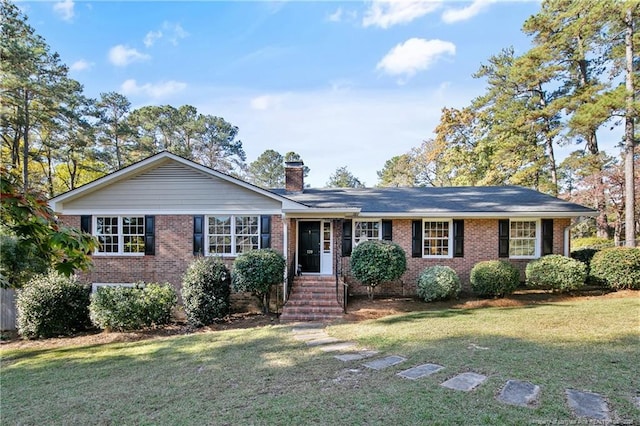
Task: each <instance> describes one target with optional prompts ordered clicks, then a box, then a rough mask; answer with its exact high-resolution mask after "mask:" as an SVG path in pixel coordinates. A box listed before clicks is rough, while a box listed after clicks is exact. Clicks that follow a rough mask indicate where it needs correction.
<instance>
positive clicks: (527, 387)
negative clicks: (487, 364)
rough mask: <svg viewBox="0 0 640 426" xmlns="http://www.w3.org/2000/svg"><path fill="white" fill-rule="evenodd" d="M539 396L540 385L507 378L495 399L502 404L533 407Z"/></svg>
mask: <svg viewBox="0 0 640 426" xmlns="http://www.w3.org/2000/svg"><path fill="white" fill-rule="evenodd" d="M539 396H540V386H538V385H534V384H533V383H531V382H521V381H520V380H507V383H505V385H504V387H503V388H502V390H501V391H500V394H499V395H498V396H497V397H496V399H497V400H498V401H500V402H502V403H504V404H509V405H518V406H520V407H534V406H535V404H536V403H537V402H538V397H539Z"/></svg>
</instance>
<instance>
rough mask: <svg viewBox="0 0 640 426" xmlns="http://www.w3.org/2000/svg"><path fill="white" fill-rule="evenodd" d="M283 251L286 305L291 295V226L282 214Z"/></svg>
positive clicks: (283, 293)
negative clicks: (288, 296)
mask: <svg viewBox="0 0 640 426" xmlns="http://www.w3.org/2000/svg"><path fill="white" fill-rule="evenodd" d="M282 251H283V254H284V285H283V286H282V290H283V291H282V303H286V301H287V294H289V291H288V290H289V225H288V223H287V219H286V215H285V214H284V213H283V214H282Z"/></svg>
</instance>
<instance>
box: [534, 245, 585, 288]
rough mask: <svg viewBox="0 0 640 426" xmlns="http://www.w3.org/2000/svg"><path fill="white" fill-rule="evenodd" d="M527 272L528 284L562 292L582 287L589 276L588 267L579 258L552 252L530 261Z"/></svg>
mask: <svg viewBox="0 0 640 426" xmlns="http://www.w3.org/2000/svg"><path fill="white" fill-rule="evenodd" d="M525 273H526V276H527V286H529V287H537V288H543V289H551V290H554V291H555V290H558V291H561V292H562V291H569V290H576V289H578V288H580V287H582V286H583V285H584V281H585V279H586V278H587V267H586V265H585V264H584V263H582V262H580V261H579V260H575V259H570V258H568V257H566V256H561V255H559V254H550V255H548V256H544V257H541V258H540V259H537V260H534V261H533V262H530V263H529V264H528V265H527V269H526V271H525Z"/></svg>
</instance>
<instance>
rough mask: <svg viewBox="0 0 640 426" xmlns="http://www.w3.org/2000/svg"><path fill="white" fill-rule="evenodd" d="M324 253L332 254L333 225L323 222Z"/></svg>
mask: <svg viewBox="0 0 640 426" xmlns="http://www.w3.org/2000/svg"><path fill="white" fill-rule="evenodd" d="M322 251H323V252H324V253H325V254H327V253H331V223H329V222H322Z"/></svg>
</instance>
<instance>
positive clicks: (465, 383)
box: [440, 372, 487, 392]
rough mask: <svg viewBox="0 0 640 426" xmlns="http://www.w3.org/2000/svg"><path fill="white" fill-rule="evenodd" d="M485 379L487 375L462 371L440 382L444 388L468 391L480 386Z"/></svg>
mask: <svg viewBox="0 0 640 426" xmlns="http://www.w3.org/2000/svg"><path fill="white" fill-rule="evenodd" d="M485 380H487V376H483V375H482V374H478V373H471V372H468V373H462V374H458V375H457V376H455V377H452V378H450V379H449V380H447V381H446V382H443V383H440V386H444V387H445V388H449V389H454V390H460V391H465V392H469V391H472V390H474V389H475V388H477V387H478V386H480V384H482V382H484V381H485Z"/></svg>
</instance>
